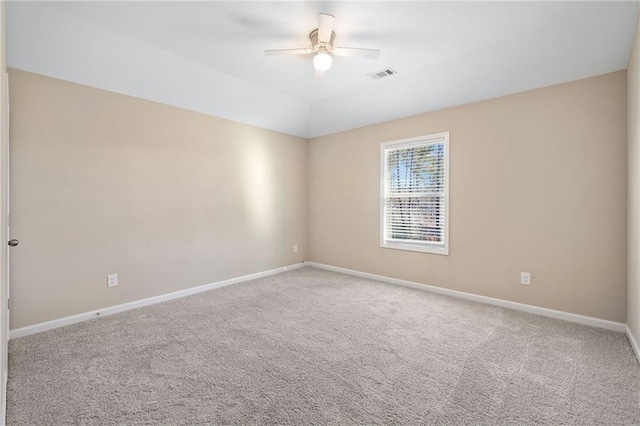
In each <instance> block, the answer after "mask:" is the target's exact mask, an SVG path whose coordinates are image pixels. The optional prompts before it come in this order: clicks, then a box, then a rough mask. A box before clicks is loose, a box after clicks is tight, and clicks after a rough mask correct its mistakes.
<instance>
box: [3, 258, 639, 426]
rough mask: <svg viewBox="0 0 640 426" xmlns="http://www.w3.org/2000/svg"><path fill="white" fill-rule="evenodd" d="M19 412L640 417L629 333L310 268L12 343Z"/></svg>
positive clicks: (183, 417) (224, 420)
mask: <svg viewBox="0 0 640 426" xmlns="http://www.w3.org/2000/svg"><path fill="white" fill-rule="evenodd" d="M7 415H8V424H9V425H62V424H82V425H149V424H161V425H192V424H230V425H236V424H238V425H241V424H296V425H303V424H304V425H306V424H339V425H351V424H361V425H372V424H408V425H412V424H441V425H449V424H456V425H457V424H491V425H494V424H553V425H559V424H580V425H586V424H602V425H618V424H639V423H640V366H639V365H638V363H637V361H636V359H635V358H634V355H633V352H632V349H631V347H630V345H629V343H628V341H627V340H626V337H625V336H624V335H623V334H619V333H615V332H610V331H605V330H600V329H597V328H591V327H586V326H581V325H577V324H573V323H569V322H564V321H559V320H553V319H549V318H543V317H539V316H535V315H530V314H526V313H522V312H516V311H512V310H509V309H502V308H498V307H494V306H488V305H483V304H478V303H474V302H469V301H464V300H459V299H454V298H450V297H446V296H441V295H437V294H432V293H428V292H423V291H419V290H414V289H409V288H403V287H398V286H393V285H388V284H384V283H379V282H375V281H371V280H366V279H361V278H355V277H352V276H346V275H342V274H337V273H333V272H328V271H324V270H320V269H316V268H303V269H298V270H294V271H290V272H286V273H283V274H279V275H274V276H270V277H266V278H262V279H258V280H255V281H251V282H246V283H242V284H238V285H234V286H229V287H224V288H220V289H216V290H213V291H209V292H206V293H201V294H198V295H194V296H190V297H186V298H183V299H178V300H173V301H170V302H165V303H162V304H158V305H153V306H149V307H145V308H141V309H136V310H132V311H128V312H125V313H122V314H118V315H113V316H108V317H104V318H100V319H96V320H93V321H88V322H84V323H80V324H75V325H71V326H68V327H64V328H60V329H56V330H52V331H48V332H44V333H40V334H36V335H32V336H28V337H23V338H20V339H15V340H12V341H11V342H10V351H9V383H8V410H7Z"/></svg>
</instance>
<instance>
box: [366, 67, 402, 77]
mask: <svg viewBox="0 0 640 426" xmlns="http://www.w3.org/2000/svg"><path fill="white" fill-rule="evenodd" d="M396 74H398V72H397V71H395V70H392V69H391V68H385V69H383V70H380V71H376V72H372V73H371V74H367V75H368V76H369V77H370V78H371V79H372V80H380V79H381V78H386V77H391V76H392V75H396Z"/></svg>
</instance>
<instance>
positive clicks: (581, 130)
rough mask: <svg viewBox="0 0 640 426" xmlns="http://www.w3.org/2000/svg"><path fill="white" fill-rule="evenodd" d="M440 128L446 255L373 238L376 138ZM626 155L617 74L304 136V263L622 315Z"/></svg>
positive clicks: (622, 81)
mask: <svg viewBox="0 0 640 426" xmlns="http://www.w3.org/2000/svg"><path fill="white" fill-rule="evenodd" d="M445 131H449V132H450V153H451V154H450V155H451V159H450V160H451V175H450V191H451V192H450V255H449V256H441V255H434V254H425V253H416V252H407V251H400V250H391V249H382V248H380V247H379V220H380V212H379V194H380V188H379V179H380V177H379V173H380V171H379V147H380V142H384V141H390V140H397V139H402V138H408V137H413V136H419V135H426V134H432V133H438V132H445ZM626 152H627V147H626V73H625V72H624V71H621V72H617V73H612V74H607V75H602V76H598V77H594V78H590V79H586V80H581V81H576V82H571V83H567V84H563V85H558V86H554V87H549V88H545V89H540V90H534V91H530V92H525V93H521V94H516V95H511V96H506V97H502V98H498V99H493V100H489V101H484V102H479V103H475V104H470V105H465V106H461V107H456V108H451V109H447V110H443V111H439V112H433V113H428V114H424V115H420V116H415V117H410V118H405V119H401V120H396V121H392V122H387V123H383V124H378V125H374V126H369V127H364V128H360V129H356V130H351V131H347V132H343V133H338V134H334V135H329V136H325V137H320V138H315V139H312V140H311V141H310V145H309V158H310V162H309V197H310V198H309V219H308V220H309V260H310V261H314V262H320V263H324V264H329V265H334V266H339V267H345V268H350V269H355V270H359V271H365V272H369V273H374V274H380V275H385V276H390V277H395V278H400V279H406V280H411V281H416V282H420V283H426V284H431V285H435V286H441V287H446V288H450V289H455V290H461V291H465V292H471V293H476V294H480V295H485V296H491V297H497V298H501V299H507V300H511V301H516V302H522V303H528V304H533V305H538V306H542V307H547V308H552V309H559V310H563V311H567V312H573V313H577V314H583V315H588V316H593V317H597V318H603V319H607V320H613V321H621V322H624V321H625V320H626V251H627V249H626V186H627V184H626ZM521 271H524V272H531V273H532V285H531V286H530V287H527V286H522V285H520V284H519V282H520V272H521Z"/></svg>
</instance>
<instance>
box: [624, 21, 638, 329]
mask: <svg viewBox="0 0 640 426" xmlns="http://www.w3.org/2000/svg"><path fill="white" fill-rule="evenodd" d="M639 115H640V23H639V24H638V28H637V29H636V36H635V40H634V42H633V46H632V48H631V57H630V58H629V68H628V69H627V117H628V119H627V126H628V136H627V137H628V144H629V147H628V151H629V154H628V161H629V163H628V164H629V165H628V168H629V198H628V209H629V211H628V228H629V233H628V239H629V242H628V251H629V252H628V263H629V269H628V288H627V323H628V325H629V328H630V329H631V332H632V333H633V335H634V337H635V339H636V341H640V339H639V338H640V118H639Z"/></svg>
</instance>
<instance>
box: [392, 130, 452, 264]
mask: <svg viewBox="0 0 640 426" xmlns="http://www.w3.org/2000/svg"><path fill="white" fill-rule="evenodd" d="M439 143H442V144H443V145H444V245H443V246H440V245H439V244H438V245H435V244H433V243H428V242H425V243H419V242H399V241H394V240H388V241H387V240H386V239H385V228H386V226H385V225H386V216H387V214H386V205H387V203H386V199H387V197H386V185H385V173H386V170H387V155H386V153H387V150H388V149H390V148H393V149H397V148H410V147H417V146H424V145H431V144H439ZM449 173H450V166H449V132H442V133H434V134H431V135H424V136H417V137H414V138H408V139H400V140H395V141H388V142H382V143H381V144H380V247H381V248H389V249H396V250H408V251H416V252H422V253H431V254H439V255H444V256H448V255H449V198H450V193H449Z"/></svg>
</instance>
